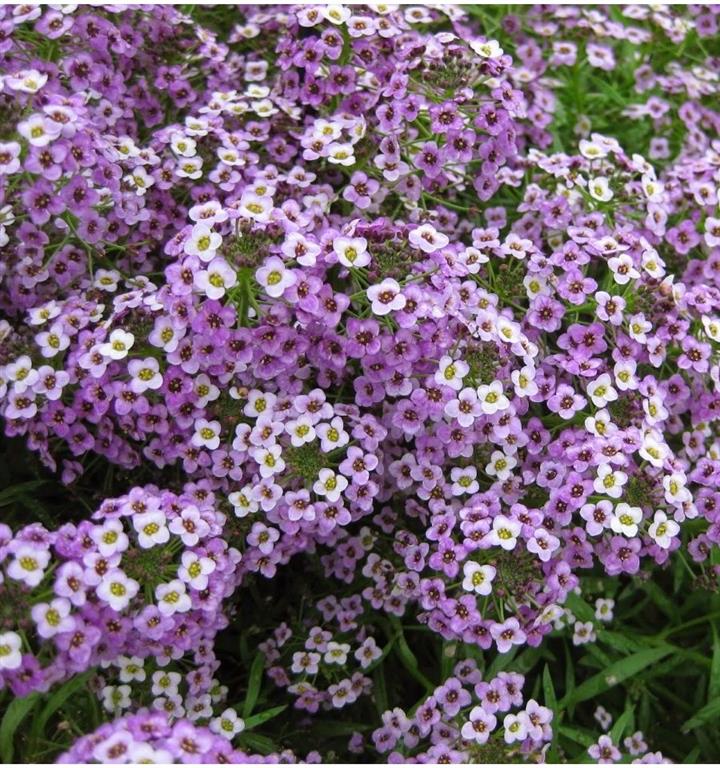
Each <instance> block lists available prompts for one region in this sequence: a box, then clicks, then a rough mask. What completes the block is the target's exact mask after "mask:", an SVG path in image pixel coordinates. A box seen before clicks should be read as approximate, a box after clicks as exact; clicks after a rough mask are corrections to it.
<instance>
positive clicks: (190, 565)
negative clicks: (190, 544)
mask: <svg viewBox="0 0 720 768" xmlns="http://www.w3.org/2000/svg"><path fill="white" fill-rule="evenodd" d="M180 561H181V564H180V567H179V568H178V577H179V578H180V580H181V581H184V582H185V583H186V584H189V585H190V586H191V587H192V588H193V589H197V590H203V589H205V587H207V585H208V576H209V575H210V574H211V573H213V572H214V570H215V568H216V567H217V563H216V562H215V561H214V560H213V559H212V558H211V557H201V556H200V555H197V554H196V553H195V552H191V551H189V550H186V551H185V552H183V553H182V557H181V558H180Z"/></svg>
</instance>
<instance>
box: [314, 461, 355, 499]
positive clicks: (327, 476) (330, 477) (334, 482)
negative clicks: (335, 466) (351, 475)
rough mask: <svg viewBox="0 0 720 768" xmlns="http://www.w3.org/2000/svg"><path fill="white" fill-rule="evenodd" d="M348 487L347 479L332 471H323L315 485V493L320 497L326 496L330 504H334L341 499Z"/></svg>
mask: <svg viewBox="0 0 720 768" xmlns="http://www.w3.org/2000/svg"><path fill="white" fill-rule="evenodd" d="M347 487H348V481H347V478H345V477H343V476H342V475H338V474H335V472H333V470H332V469H321V470H320V472H319V473H318V479H317V480H316V481H315V484H314V485H313V491H314V492H315V493H316V494H317V495H318V496H324V497H325V498H326V499H327V500H328V501H329V502H333V501H337V500H338V499H339V498H340V496H341V495H342V492H343V491H344V490H345V489H346V488H347Z"/></svg>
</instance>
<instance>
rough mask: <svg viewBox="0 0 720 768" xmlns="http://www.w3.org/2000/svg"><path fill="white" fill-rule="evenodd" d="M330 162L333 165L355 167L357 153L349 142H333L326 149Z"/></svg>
mask: <svg viewBox="0 0 720 768" xmlns="http://www.w3.org/2000/svg"><path fill="white" fill-rule="evenodd" d="M326 152H327V159H328V162H330V163H332V164H333V165H343V166H348V165H355V153H354V152H355V151H354V148H353V145H352V144H350V143H348V142H342V141H333V142H331V143H330V144H328V146H327V148H326Z"/></svg>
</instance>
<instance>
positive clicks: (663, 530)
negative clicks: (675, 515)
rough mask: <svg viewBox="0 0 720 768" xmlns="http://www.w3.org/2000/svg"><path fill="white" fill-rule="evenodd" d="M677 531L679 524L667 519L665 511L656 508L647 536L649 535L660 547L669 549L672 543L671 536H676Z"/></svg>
mask: <svg viewBox="0 0 720 768" xmlns="http://www.w3.org/2000/svg"><path fill="white" fill-rule="evenodd" d="M679 531H680V526H679V525H678V524H677V523H676V522H675V521H674V520H669V519H668V516H667V515H666V514H665V512H663V511H662V510H658V511H657V512H656V513H655V516H654V518H653V521H652V523H651V524H650V527H649V529H648V536H650V538H651V539H652V540H653V541H654V542H655V543H656V544H657V545H658V547H660V548H661V549H669V548H670V546H671V545H672V542H673V537H674V536H676V535H677V534H678V532H679Z"/></svg>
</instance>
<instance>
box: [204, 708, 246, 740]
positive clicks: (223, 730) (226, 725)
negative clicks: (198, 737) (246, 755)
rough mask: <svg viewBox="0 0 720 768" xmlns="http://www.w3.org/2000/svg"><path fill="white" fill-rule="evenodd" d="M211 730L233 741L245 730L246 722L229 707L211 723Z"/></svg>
mask: <svg viewBox="0 0 720 768" xmlns="http://www.w3.org/2000/svg"><path fill="white" fill-rule="evenodd" d="M210 730H211V731H212V732H213V733H217V734H220V736H224V737H225V738H226V739H229V740H231V739H233V738H234V737H235V736H237V734H238V733H241V732H242V731H244V730H245V721H244V720H243V719H242V718H241V717H239V716H238V713H237V712H236V711H235V710H234V709H231V708H230V707H228V708H227V709H226V710H225V711H224V712H223V713H222V714H221V715H220V716H219V717H216V718H213V719H212V720H211V721H210Z"/></svg>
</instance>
